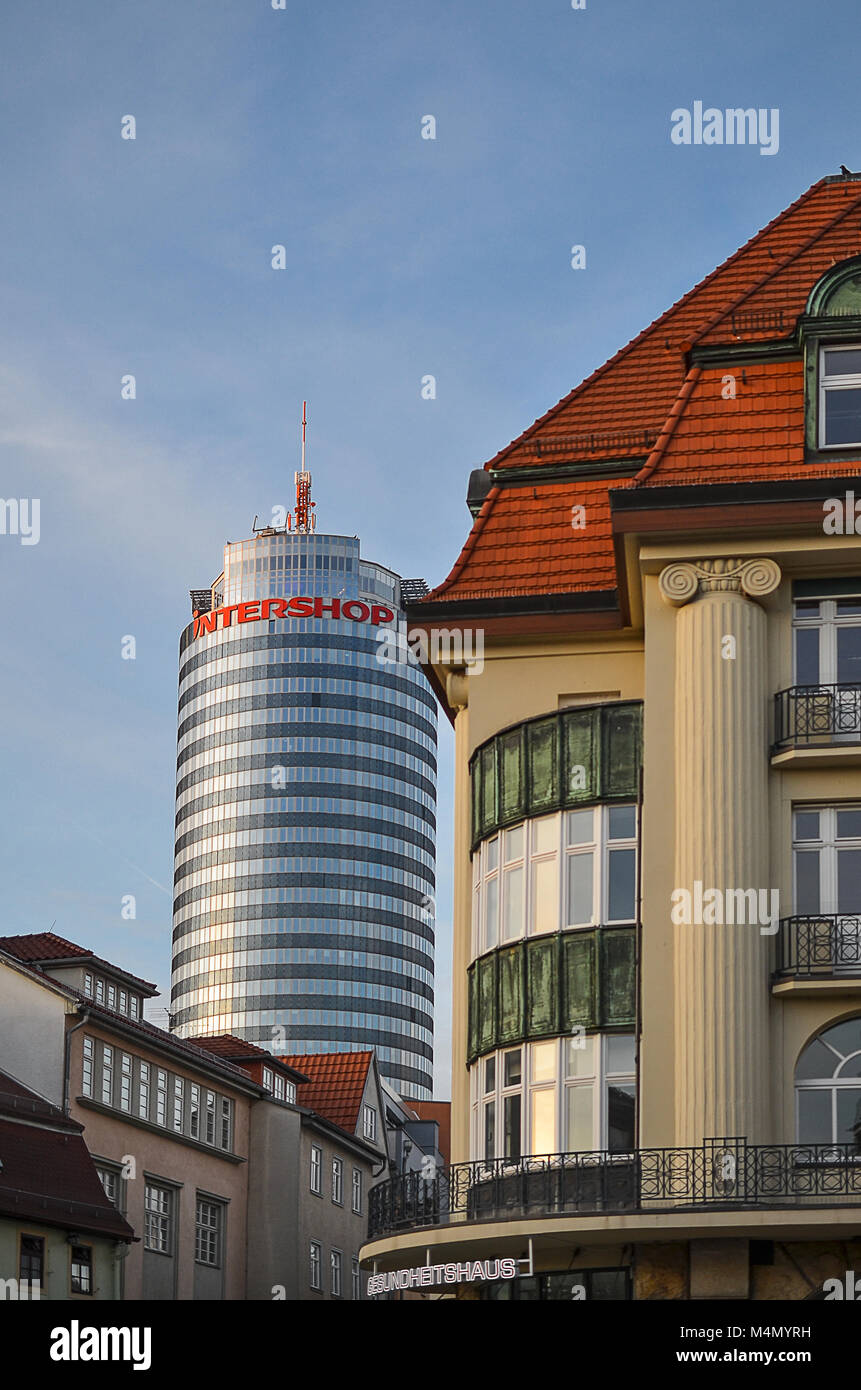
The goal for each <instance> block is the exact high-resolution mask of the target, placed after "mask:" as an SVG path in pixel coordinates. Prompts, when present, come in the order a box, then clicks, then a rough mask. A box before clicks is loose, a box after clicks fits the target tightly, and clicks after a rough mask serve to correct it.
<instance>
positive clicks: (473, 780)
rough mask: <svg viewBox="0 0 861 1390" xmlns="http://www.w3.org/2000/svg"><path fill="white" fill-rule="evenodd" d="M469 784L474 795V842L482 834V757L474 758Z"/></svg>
mask: <svg viewBox="0 0 861 1390" xmlns="http://www.w3.org/2000/svg"><path fill="white" fill-rule="evenodd" d="M469 786H470V792H471V795H472V840H473V844H474V843H475V841H476V840H477V839H478V837H479V835H480V834H481V759H480V758H474V759H473V763H472V767H471V768H470V773H469Z"/></svg>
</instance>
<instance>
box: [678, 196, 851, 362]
mask: <svg viewBox="0 0 861 1390" xmlns="http://www.w3.org/2000/svg"><path fill="white" fill-rule="evenodd" d="M859 204H861V193H859V194H858V196H857V197H856V198H853V199H852V200H851V202H850V203H849V205H848V206H847V207H845V208H843V209H842V210H841V211H840V212H838V213H836V214H835V215H834V217H832V219H831V221H830V222H826V223H825V226H824V227H820V228H819V229H818V230H817V231H815V232H814V233H813V234H812V235H811V236H809V237H808V239H807V241H805V242H802V244H801V246H798V247H796V249H795V250H794V251H793V252H792V253H791V254H790V255H789V256H787V258H786V260H785V261H782V262H781V263H780V265H776V266H774V267H773V268H772V269H771V270H769V271H768V272H767V273H766V274H765V275H763V277H762V279H761V280H758V281H757V283H756V284H755V285H751V287H750V289H747V290H745V291H744V293H743V294H740V295H739V297H738V298H737V299H735V300H734V301H733V302H732V304H730V305H729V306H728V307H727V308H726V309H724V310H722V311H721V313H719V314H718V315H717V316H716V317H715V318H713V319H712V320H711V322H710V323H708V324H706V326H705V328H702V329H700V331H699V332H698V333H697V334H696V335H695V336H694V339H693V341H694V342H695V343H698V342H701V341H702V339H703V338H704V337H705V336H706V334H707V333H711V332H713V331H714V329H715V328H716V327H717V325H718V324H719V323H721V322H722V321H723V320H724V319H725V318H727V317H728V316H729V315H730V314H734V313H735V312H736V310H737V309H738V306H739V305H740V304H743V303H744V302H745V300H746V299H750V298H751V297H752V296H753V295H755V294H758V293H759V291H760V290H761V289H764V288H765V286H766V285H767V284H768V283H769V281H770V280H773V279H774V277H775V276H776V275H781V274H782V273H783V271H784V270H786V268H787V267H788V266H790V265H792V262H793V261H797V260H798V258H799V256H802V255H804V253H805V252H806V251H809V250H810V248H811V247H813V246H815V245H816V243H817V241H819V240H820V239H821V238H822V237H824V236H826V235H827V234H828V233H829V232H830V231H832V230H833V229H834V228H835V227H836V226H837V225H838V223H839V222H842V220H843V218H844V217H848V215H849V213H850V212H854V211H855V210H856V209H857V208H858V205H859Z"/></svg>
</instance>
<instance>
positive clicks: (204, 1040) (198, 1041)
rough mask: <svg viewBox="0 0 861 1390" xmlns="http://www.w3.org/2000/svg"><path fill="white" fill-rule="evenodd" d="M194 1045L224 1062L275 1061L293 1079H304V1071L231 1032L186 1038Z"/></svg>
mask: <svg viewBox="0 0 861 1390" xmlns="http://www.w3.org/2000/svg"><path fill="white" fill-rule="evenodd" d="M186 1041H187V1042H190V1043H191V1044H192V1045H193V1046H194V1047H200V1048H203V1050H204V1052H211V1053H212V1054H213V1056H214V1057H221V1058H222V1059H223V1060H224V1061H226V1062H236V1063H237V1064H239V1063H241V1062H266V1063H269V1064H271V1063H275V1064H276V1065H279V1064H280V1066H282V1067H283V1068H285V1070H287V1071H290V1072H292V1073H293V1076H294V1079H296V1080H298V1079H299V1078H300V1077H301V1078H302V1079H303V1080H305V1079H307V1078H306V1077H305V1073H304V1072H301V1071H298V1072H297V1071H296V1068H295V1067H291V1066H289V1065H288V1063H286V1062H285V1061H284V1059H283V1057H276V1056H274V1055H273V1054H272V1053H271V1052H267V1051H266V1049H265V1048H263V1047H257V1046H256V1044H255V1043H251V1042H246V1041H245V1039H244V1038H237V1037H234V1035H233V1034H232V1033H217V1034H214V1035H213V1036H212V1037H211V1038H208V1037H196V1038H188V1039H186Z"/></svg>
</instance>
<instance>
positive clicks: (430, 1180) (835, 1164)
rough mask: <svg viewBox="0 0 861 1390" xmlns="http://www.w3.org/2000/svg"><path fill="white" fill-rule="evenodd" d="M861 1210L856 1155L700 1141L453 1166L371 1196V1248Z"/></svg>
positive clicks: (860, 1166)
mask: <svg viewBox="0 0 861 1390" xmlns="http://www.w3.org/2000/svg"><path fill="white" fill-rule="evenodd" d="M808 1205H820V1206H854V1205H859V1206H861V1148H858V1149H856V1148H855V1146H854V1145H852V1144H748V1143H747V1142H746V1140H744V1139H737V1138H732V1139H707V1140H705V1141H704V1142H703V1144H701V1145H700V1146H699V1147H698V1148H693V1149H638V1150H637V1151H636V1152H634V1153H630V1154H614V1153H607V1152H592V1153H560V1154H550V1155H549V1156H546V1157H526V1158H518V1159H504V1158H498V1159H492V1160H488V1161H484V1162H473V1163H456V1164H452V1165H451V1166H450V1167H449V1168H447V1169H444V1170H440V1171H439V1172H438V1173H436V1174H435V1175H434V1176H432V1177H423V1176H422V1174H421V1173H406V1174H404V1175H403V1176H401V1177H397V1178H391V1179H389V1180H388V1181H387V1182H384V1183H380V1184H379V1186H377V1187H375V1188H372V1190H371V1193H370V1203H369V1219H368V1239H369V1240H376V1239H379V1237H381V1236H384V1235H389V1234H392V1233H394V1232H397V1231H407V1230H419V1229H421V1228H422V1227H426V1226H442V1225H448V1224H451V1223H454V1222H457V1223H460V1222H473V1221H504V1220H517V1219H521V1218H524V1217H530V1216H552V1215H557V1216H559V1215H566V1214H575V1213H579V1214H580V1215H583V1216H590V1215H592V1216H595V1215H607V1214H613V1213H631V1212H656V1211H679V1210H685V1209H686V1208H695V1209H701V1208H703V1207H740V1206H741V1207H796V1206H808Z"/></svg>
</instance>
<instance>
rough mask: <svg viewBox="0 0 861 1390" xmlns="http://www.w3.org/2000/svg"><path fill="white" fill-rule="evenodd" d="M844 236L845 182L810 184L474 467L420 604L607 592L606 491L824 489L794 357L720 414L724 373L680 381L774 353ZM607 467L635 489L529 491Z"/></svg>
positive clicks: (850, 184) (595, 484)
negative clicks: (468, 498) (462, 536)
mask: <svg viewBox="0 0 861 1390" xmlns="http://www.w3.org/2000/svg"><path fill="white" fill-rule="evenodd" d="M859 224H861V180H859V178H850V179H845V178H836V179H835V178H827V179H821V180H820V181H819V182H818V183H815V184H814V185H813V186H812V187H811V188H809V189H808V190H807V192H806V193H804V194H803V195H802V196H801V197H800V198H799V199H798V200H797V202H795V203H793V204H792V205H791V206H790V207H788V208H786V209H785V211H783V212H782V213H780V214H779V215H778V216H777V217H775V218H774V220H773V221H772V222H770V223H769V224H768V225H767V226H766V227H765V228H763V230H762V231H760V232H758V233H757V234H756V235H755V236H754V237H752V238H751V240H750V241H748V242H747V243H746V244H745V245H744V246H742V247H741V248H740V249H739V250H738V251H736V252H735V253H734V254H733V255H732V256H731V257H730V258H729V259H728V260H727V261H725V262H724V263H723V264H722V265H720V266H718V268H717V269H716V270H714V271H712V272H711V274H710V275H708V276H707V277H706V278H705V279H704V280H702V281H701V282H700V283H699V284H698V285H697V286H695V288H694V289H692V290H690V291H689V293H688V294H686V295H685V296H684V297H683V298H682V299H680V300H679V301H678V302H677V303H676V304H674V305H673V306H672V307H671V308H670V309H668V310H667V312H666V313H664V314H662V315H661V317H660V318H658V319H656V320H655V321H654V323H652V324H650V325H649V327H648V328H646V329H644V330H643V332H641V333H640V334H638V335H637V337H636V338H634V339H632V341H631V342H630V343H628V344H627V346H625V347H623V348H622V349H621V350H620V351H619V352H617V353H616V354H615V356H613V357H611V358H610V360H609V361H608V362H606V363H605V364H604V365H603V366H602V367H599V368H598V370H597V371H595V372H593V373H592V374H591V376H589V377H587V378H586V380H585V381H583V382H582V383H581V384H580V385H579V386H577V387H576V388H575V389H574V390H573V391H571V392H570V393H569V394H568V395H567V396H565V397H564V398H563V399H562V400H561V401H559V402H558V403H557V404H556V405H555V406H553V408H552V409H551V410H549V411H548V412H547V413H546V414H545V415H543V416H541V417H540V419H538V420H536V421H535V422H534V424H532V425H530V427H529V428H528V429H527V430H525V431H524V433H523V434H522V435H520V436H519V438H517V439H515V440H513V441H512V442H511V443H510V444H508V445H507V446H506V447H505V448H504V449H502V450H500V452H499V453H498V454H496V455H495V456H494V458H492V459H490V461H489V462H488V463H487V464H485V469H486V470H488V471H490V470H493V471H494V480H495V485H494V486H493V487H492V489H491V491H490V492H489V494H488V496H487V497H486V499H485V501H484V503H483V505H482V507H481V510H480V512H479V513H478V516H477V517H476V519H475V521H474V523H473V527H472V531H471V533H470V535H469V537H468V539H467V541H466V544H465V545H464V547H463V550H462V551H461V554H460V556H459V557H458V559H457V561H456V562H455V565H454V567H453V568H452V570H451V573H450V574H449V575H448V577H447V578H446V579H445V580H444V581H443V583H442V584H440V585H439V586H438V587H437V588H436V589H434V590H433V591H432V592H431V593H430V594H429V595H428V596H427V598H426V599H424V600H423V601H422V602H423V604H425V603H427V604H433V603H445V604H447V603H451V602H459V601H469V600H475V599H478V598H485V599H487V598H512V597H517V596H522V597H526V596H532V595H536V594H542V593H543V594H550V593H556V594H575V593H577V592H583V591H598V590H606V589H613V588H615V587H616V576H615V566H614V557H613V545H612V528H611V521H610V509H609V493H610V491H611V490H612V489H613V488H615V487H625V488H630V487H632V486H642V487H660V486H663V485H665V484H667V483H668V482H670V481H672V482H673V483H675V484H678V483H680V482H683V483H693V482H718V481H719V482H733V481H748V480H750V479H751V478H753V477H755V478H757V479H762V480H768V479H770V478H772V477H773V478H775V479H784V478H791V477H796V476H801V475H802V473H803V476H805V477H808V476H810V475H811V473H817V472H818V473H829V472H830V473H832V474H833V473H834V472H835V464H834V463H833V462H825V463H818V464H812V463H808V462H805V460H804V414H803V399H804V396H803V380H802V364H801V358H800V353H799V354H798V357H797V360H795V361H780V362H768V363H765V362H762V363H758V364H756V365H755V366H752V367H745V369H744V380H743V381H742V380H740V381H739V382H738V385H737V394H736V396H735V398H734V399H725V398H724V396H723V395H722V394H721V388H722V380H721V379H722V377H723V376H724V375H725V372H726V370H727V368H724V370H723V371H721V370H720V368H718V367H714V368H710V369H709V370H706V369H701V368H699V367H691V364H690V359H689V353H690V350H691V348H692V347H694V346H703V345H714V344H732V345H737V344H739V343H746V344H747V343H750V344H752V345H756V344H759V343H762V342H764V341H776V340H777V341H779V340H781V339H784V340H787V342H788V343H789V340H791V339H792V338H793V335H794V331H795V326H796V320H797V318H798V316H799V315H801V314H802V313H803V312H804V310H805V306H806V303H807V299H808V296H809V294H810V291H811V289H812V288H813V286H814V285H815V284H816V282H817V281H818V280H819V279H820V278H821V276H822V275H823V274H824V273H825V272H826V271H827V270H829V269H830V268H831V266H832V265H834V264H835V263H837V262H839V261H841V260H845V259H847V258H849V257H853V256H856V255H858V253H859V249H861V238H859ZM791 350H792V348H791V345H790V347H789V351H790V353H791ZM608 460H612V461H613V463H614V464H615V463H619V464H620V465H621V466H622V467H623V468H624V466H625V464H626V463H627V464H628V465H629V470H628V471H629V472H631V473H636V474H637V476H636V478H631V477H625V476H623V477H614V478H605V479H604V480H601V479H599V478H595V477H594V476H592V477H588V476H586V477H584V476H580V477H576V476H571V477H567V478H565V479H564V480H560V479H559V477H558V475H556V476H555V477H551V476H549V477H548V478H547V481H546V482H542V481H541V479H540V471H541V470H542V469H544V468H546V469H548V470H551V469H553V466H554V465H559V464H565V463H570V464H572V465H583V466H584V472H588V469H589V466H592V467H593V469H594V466H595V465H600V464H601V462H602V461H604V462H606V461H608ZM524 468H529V469H530V470H535V472H530V474H529V475H528V481H525V482H523V483H522V484H521V485H520V486H516V487H512V486H506V485H505V484H506V482H508V481H510V482H516V480H517V473H518V470H522V469H524ZM638 469H639V472H638ZM839 471H840V473H841V474H843V475H851V474H854V473H857V472H858V471H861V450H859V455H858V457H857V458H856V459H855V460H854V461H851V459H850V461H849V462H847V461H846V455H845V454H844V455H842V456H841V460H840V464H839ZM574 506H583V507H585V509H586V517H585V521H586V524H585V526H584V527H582V529H575V528H573V527H572V524H571V522H572V512H571V508H572V507H574ZM418 608H419V611H421V605H419V606H418Z"/></svg>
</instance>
